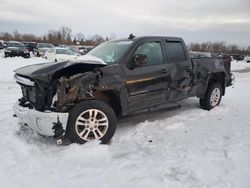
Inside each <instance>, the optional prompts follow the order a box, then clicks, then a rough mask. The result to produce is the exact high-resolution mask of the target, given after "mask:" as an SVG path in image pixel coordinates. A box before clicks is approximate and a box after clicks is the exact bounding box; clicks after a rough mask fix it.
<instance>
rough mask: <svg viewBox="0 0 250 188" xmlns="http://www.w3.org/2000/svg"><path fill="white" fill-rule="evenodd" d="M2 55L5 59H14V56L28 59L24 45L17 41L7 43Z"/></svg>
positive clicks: (28, 55)
mask: <svg viewBox="0 0 250 188" xmlns="http://www.w3.org/2000/svg"><path fill="white" fill-rule="evenodd" d="M4 55H5V57H15V56H22V57H25V58H29V57H30V53H29V50H28V49H27V48H26V47H25V45H24V44H23V43H21V42H17V41H9V42H7V44H6V48H5V50H4Z"/></svg>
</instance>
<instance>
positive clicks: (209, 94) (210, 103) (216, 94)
mask: <svg viewBox="0 0 250 188" xmlns="http://www.w3.org/2000/svg"><path fill="white" fill-rule="evenodd" d="M221 97H222V87H221V84H220V83H217V82H212V83H211V84H209V86H208V88H207V91H206V94H205V97H204V98H203V99H200V106H201V108H202V109H205V110H211V109H212V108H214V107H215V106H218V105H219V104H220V101H221Z"/></svg>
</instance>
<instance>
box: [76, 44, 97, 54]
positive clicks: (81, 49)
mask: <svg viewBox="0 0 250 188" xmlns="http://www.w3.org/2000/svg"><path fill="white" fill-rule="evenodd" d="M93 48H94V46H75V49H76V50H77V51H78V52H79V53H80V54H82V55H85V54H86V53H88V52H89V51H90V50H92V49H93Z"/></svg>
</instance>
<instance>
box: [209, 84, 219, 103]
mask: <svg viewBox="0 0 250 188" xmlns="http://www.w3.org/2000/svg"><path fill="white" fill-rule="evenodd" d="M220 95H221V93H220V89H219V88H214V90H213V91H212V93H211V97H210V104H211V106H216V105H217V104H218V103H219V101H220Z"/></svg>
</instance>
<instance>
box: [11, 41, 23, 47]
mask: <svg viewBox="0 0 250 188" xmlns="http://www.w3.org/2000/svg"><path fill="white" fill-rule="evenodd" d="M7 47H15V48H23V47H24V45H23V44H22V43H17V42H8V43H7Z"/></svg>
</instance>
